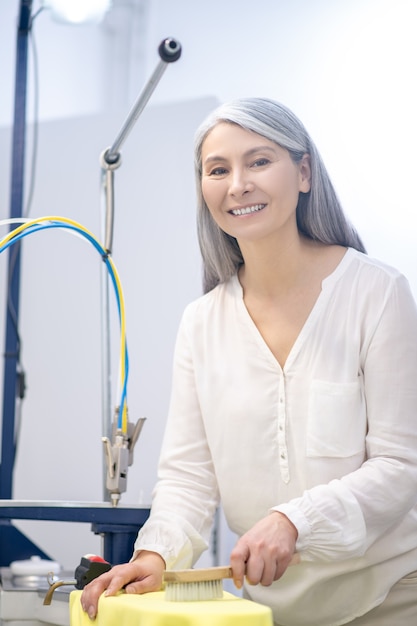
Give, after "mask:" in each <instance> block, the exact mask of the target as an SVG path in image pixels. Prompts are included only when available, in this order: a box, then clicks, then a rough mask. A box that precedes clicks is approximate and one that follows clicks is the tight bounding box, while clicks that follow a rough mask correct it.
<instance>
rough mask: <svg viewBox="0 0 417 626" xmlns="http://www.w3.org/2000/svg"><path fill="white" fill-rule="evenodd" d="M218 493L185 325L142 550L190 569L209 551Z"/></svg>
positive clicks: (178, 344)
mask: <svg viewBox="0 0 417 626" xmlns="http://www.w3.org/2000/svg"><path fill="white" fill-rule="evenodd" d="M218 500H219V497H218V490H217V483H216V478H215V473H214V468H213V462H212V458H211V454H210V450H209V447H208V444H207V439H206V436H205V432H204V425H203V422H202V419H201V411H200V406H199V402H198V397H197V393H196V385H195V375H194V368H193V362H192V355H191V351H190V348H189V341H188V337H187V333H186V328H185V325H184V324H182V325H181V327H180V329H179V332H178V337H177V342H176V348H175V354H174V368H173V381H172V396H171V402H170V411H169V416H168V421H167V427H166V431H165V435H164V442H163V446H162V451H161V457H160V461H159V470H158V483H157V485H156V488H155V490H154V494H153V503H152V516H151V519H150V521H149V522H148V523H147V524H146V525H145V527H144V528H143V529H142V531H141V532H140V534H139V537H138V541H137V543H136V548H137V549H139V548H140V549H142V550H144V549H147V550H153V551H156V552H158V553H159V554H161V555H162V556H163V558H164V559H165V561H166V563H167V567H168V568H170V567H173V566H174V565H175V567H177V568H179V567H182V568H184V567H190V566H191V565H192V564H193V563H194V562H195V561H196V560H197V558H198V557H199V556H200V554H201V553H202V552H203V551H204V550H205V549H207V545H208V540H209V537H210V530H211V526H212V522H213V516H214V512H215V510H216V508H217V506H218Z"/></svg>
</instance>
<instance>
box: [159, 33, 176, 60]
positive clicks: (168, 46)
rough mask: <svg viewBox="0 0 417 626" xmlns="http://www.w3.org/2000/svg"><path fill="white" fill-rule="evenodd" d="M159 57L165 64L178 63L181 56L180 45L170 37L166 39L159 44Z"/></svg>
mask: <svg viewBox="0 0 417 626" xmlns="http://www.w3.org/2000/svg"><path fill="white" fill-rule="evenodd" d="M158 52H159V56H160V57H161V59H162V61H165V63H173V62H174V61H178V59H179V58H180V56H181V44H180V43H179V42H178V41H177V40H176V39H172V37H167V38H166V39H164V40H163V41H161V43H160V44H159V48H158Z"/></svg>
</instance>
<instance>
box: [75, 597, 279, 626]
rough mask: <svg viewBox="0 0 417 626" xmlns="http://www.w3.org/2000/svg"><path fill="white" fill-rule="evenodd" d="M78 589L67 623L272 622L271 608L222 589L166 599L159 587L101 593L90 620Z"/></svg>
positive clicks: (242, 625) (255, 625)
mask: <svg viewBox="0 0 417 626" xmlns="http://www.w3.org/2000/svg"><path fill="white" fill-rule="evenodd" d="M80 595H81V591H73V592H72V593H71V596H70V626H92V625H93V626H116V625H117V626H213V624H216V626H273V621H272V612H271V610H270V609H269V608H268V607H266V606H263V605H261V604H256V603H255V602H250V601H249V600H244V599H242V598H238V597H236V596H234V595H232V594H230V593H226V592H224V594H223V599H221V600H209V601H204V602H168V601H166V600H165V594H164V592H163V591H157V592H154V593H146V594H143V595H132V594H125V593H122V594H120V595H118V596H113V597H109V598H107V597H105V596H101V598H100V600H99V605H98V615H97V617H96V619H95V621H94V622H92V621H91V620H90V619H89V617H88V615H87V613H84V611H83V610H82V608H81V603H80Z"/></svg>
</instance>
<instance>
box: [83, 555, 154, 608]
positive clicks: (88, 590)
mask: <svg viewBox="0 0 417 626" xmlns="http://www.w3.org/2000/svg"><path fill="white" fill-rule="evenodd" d="M164 571H165V561H164V559H163V558H162V557H161V556H160V555H159V554H157V553H156V552H147V551H141V552H139V553H138V555H137V557H136V558H135V559H134V560H133V561H131V562H130V563H125V564H123V565H115V566H114V567H112V569H111V570H109V571H108V572H106V573H105V574H102V575H101V576H99V577H98V578H95V579H94V580H92V581H91V583H89V584H88V585H86V586H85V587H84V590H83V592H82V594H81V606H82V608H83V610H84V611H85V612H86V613H88V616H89V618H90V619H95V617H96V615H97V606H98V600H99V597H100V596H101V594H102V593H103V592H105V595H106V596H114V595H116V593H117V592H118V591H120V589H123V588H124V590H125V592H126V593H146V592H148V591H159V590H160V589H161V587H162V577H163V573H164Z"/></svg>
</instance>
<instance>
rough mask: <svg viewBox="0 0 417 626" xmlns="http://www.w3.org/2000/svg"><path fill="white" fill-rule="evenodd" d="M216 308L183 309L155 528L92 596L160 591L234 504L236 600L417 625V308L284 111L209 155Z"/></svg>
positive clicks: (210, 137) (209, 255)
mask: <svg viewBox="0 0 417 626" xmlns="http://www.w3.org/2000/svg"><path fill="white" fill-rule="evenodd" d="M195 163H196V179H197V189H198V231H199V238H200V247H201V252H202V257H203V265H204V270H205V274H204V279H205V291H206V293H205V294H204V295H203V296H202V297H200V298H199V299H197V300H196V301H194V302H192V303H191V304H190V305H188V307H187V308H186V310H185V312H184V315H183V318H182V321H181V324H180V328H179V331H178V337H177V343H176V348H175V357H174V371H173V386H172V396H171V404H170V411H169V416H168V421H167V427H166V431H165V435H164V442H163V447H162V452H161V457H160V463H159V480H158V483H157V485H156V488H155V490H154V499H153V503H152V511H151V516H150V518H149V520H148V521H147V523H146V524H145V526H144V527H143V528H142V530H141V531H140V533H139V536H138V539H137V542H136V545H135V548H136V551H135V554H134V555H133V557H132V560H131V562H130V563H129V564H126V565H121V566H118V567H117V568H114V571H112V570H111V571H110V572H109V573H107V574H105V575H104V576H103V577H100V578H98V579H97V580H96V581H93V583H90V585H88V586H87V587H86V588H85V590H84V593H83V596H82V599H81V602H82V606H83V607H84V609H85V610H88V612H89V614H90V616H94V615H95V614H96V611H97V601H98V597H99V596H100V594H101V593H102V592H103V591H104V590H107V595H114V594H116V592H117V591H118V590H119V589H120V588H122V587H124V588H125V590H126V592H127V593H144V592H147V591H154V590H157V589H159V588H160V586H161V583H162V578H163V570H164V568H165V569H181V568H184V567H185V568H188V567H190V566H192V565H193V564H194V563H195V562H196V561H197V559H198V558H199V556H200V554H201V553H202V552H203V551H204V550H205V549H206V548H207V545H208V540H209V536H210V528H211V525H212V522H213V517H214V514H215V511H216V508H217V506H218V505H219V503H220V502H221V503H222V506H223V510H224V514H225V517H226V520H227V523H228V525H229V527H230V529H231V530H232V531H233V532H234V533H235V534H236V535H237V536H238V541H237V543H236V545H235V547H234V549H233V550H232V552H231V556H230V566H231V569H232V574H233V580H234V582H235V585H236V586H237V587H238V588H241V587H242V586H243V585H244V588H245V594H246V597H247V598H250V599H252V600H254V601H256V602H258V603H260V604H265V605H267V606H269V607H270V608H271V609H272V612H273V615H274V624H275V625H276V626H278V625H279V624H285V625H286V626H296V625H299V624H303V625H304V626H317V625H318V624H320V626H336V625H342V624H351V626H392V625H393V624H395V625H396V626H409V625H410V624H414V623H416V622H417V603H416V598H417V571H416V570H415V568H416V562H417V533H416V528H417V507H416V504H415V502H416V497H415V485H416V481H417V423H416V420H415V414H416V411H417V389H416V385H415V364H416V362H417V307H416V304H415V302H414V300H413V297H412V295H411V292H410V288H409V285H408V282H407V281H406V279H405V278H404V276H402V275H401V274H400V273H399V272H398V271H397V270H395V269H394V268H392V267H389V266H387V265H385V264H384V263H381V262H380V261H377V260H376V259H372V258H369V257H368V256H367V255H366V254H365V253H364V248H363V244H362V242H361V240H360V238H359V236H358V234H357V233H356V231H355V230H354V229H353V227H352V226H351V225H350V223H349V222H348V221H347V219H346V217H345V215H344V213H343V210H342V207H341V205H340V203H339V201H338V199H337V197H336V194H335V192H334V189H333V186H332V184H331V182H330V179H329V176H328V174H327V171H326V169H325V167H324V165H323V163H322V161H321V159H320V156H319V154H318V152H317V149H316V148H315V146H314V144H313V142H312V141H311V139H310V137H309V135H308V134H307V132H306V130H305V129H304V127H303V126H302V124H301V123H300V122H299V120H298V119H297V118H296V117H295V116H294V115H293V114H292V113H291V112H290V111H289V110H288V109H286V108H285V107H284V106H282V105H281V104H279V103H277V102H274V101H271V100H265V99H259V98H251V99H242V100H238V101H235V102H232V103H229V104H226V105H223V106H221V107H219V108H218V109H216V110H215V111H214V113H213V114H212V115H210V116H209V118H208V119H207V120H206V121H205V122H204V123H203V124H202V126H201V127H200V129H199V130H198V132H197V135H196V143H195Z"/></svg>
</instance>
